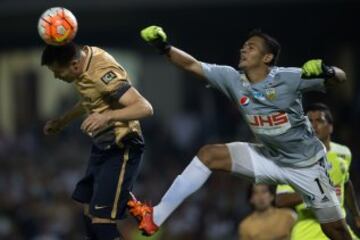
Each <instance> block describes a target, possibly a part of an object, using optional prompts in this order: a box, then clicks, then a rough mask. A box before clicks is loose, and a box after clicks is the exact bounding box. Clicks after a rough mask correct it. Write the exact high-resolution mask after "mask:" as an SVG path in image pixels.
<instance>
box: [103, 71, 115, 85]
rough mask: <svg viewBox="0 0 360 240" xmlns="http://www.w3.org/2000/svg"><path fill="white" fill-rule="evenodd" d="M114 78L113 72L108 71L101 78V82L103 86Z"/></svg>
mask: <svg viewBox="0 0 360 240" xmlns="http://www.w3.org/2000/svg"><path fill="white" fill-rule="evenodd" d="M115 78H116V74H115V73H114V72H113V71H109V72H107V73H105V74H104V76H102V77H101V81H103V82H104V83H105V84H108V83H109V82H111V81H112V80H114V79H115Z"/></svg>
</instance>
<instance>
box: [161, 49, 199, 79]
mask: <svg viewBox="0 0 360 240" xmlns="http://www.w3.org/2000/svg"><path fill="white" fill-rule="evenodd" d="M166 56H167V57H168V58H169V60H170V61H171V62H172V63H174V64H175V65H176V66H178V67H179V68H181V69H184V70H185V71H188V72H190V73H192V74H195V75H197V76H200V77H204V73H203V70H202V67H201V63H200V62H199V61H198V60H197V59H195V58H194V57H193V56H191V55H190V54H188V53H186V52H184V51H182V50H180V49H178V48H176V47H173V46H172V47H171V48H170V50H169V52H168V53H167V54H166Z"/></svg>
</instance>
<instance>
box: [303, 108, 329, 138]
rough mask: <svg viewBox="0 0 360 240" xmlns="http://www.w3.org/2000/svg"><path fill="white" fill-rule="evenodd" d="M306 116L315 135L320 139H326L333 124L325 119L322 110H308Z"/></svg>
mask: <svg viewBox="0 0 360 240" xmlns="http://www.w3.org/2000/svg"><path fill="white" fill-rule="evenodd" d="M307 116H308V118H309V120H310V122H311V125H312V127H313V128H314V130H315V134H316V136H317V137H318V138H319V139H320V140H321V141H325V140H327V139H328V138H329V137H330V135H331V133H332V130H333V126H332V124H330V123H329V122H328V121H327V120H326V117H325V113H324V112H322V111H309V112H308V113H307Z"/></svg>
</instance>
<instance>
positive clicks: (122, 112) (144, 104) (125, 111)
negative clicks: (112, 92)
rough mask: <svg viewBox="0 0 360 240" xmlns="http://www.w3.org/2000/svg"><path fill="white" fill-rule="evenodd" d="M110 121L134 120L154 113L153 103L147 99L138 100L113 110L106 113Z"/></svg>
mask: <svg viewBox="0 0 360 240" xmlns="http://www.w3.org/2000/svg"><path fill="white" fill-rule="evenodd" d="M105 114H106V116H107V117H108V119H109V122H115V121H132V120H140V119H142V118H145V117H148V116H151V115H153V114H154V112H153V108H152V106H151V104H150V103H149V102H148V101H146V100H140V101H136V102H135V103H133V104H131V105H128V106H126V107H124V108H122V109H117V110H111V111H108V112H106V113H105Z"/></svg>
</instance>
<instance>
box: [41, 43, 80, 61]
mask: <svg viewBox="0 0 360 240" xmlns="http://www.w3.org/2000/svg"><path fill="white" fill-rule="evenodd" d="M80 50H81V49H80V47H79V46H78V45H77V44H75V43H73V42H70V43H68V44H65V45H62V46H53V45H46V47H45V49H44V50H43V52H42V56H41V65H42V66H43V65H47V66H49V65H52V64H55V63H56V64H58V65H60V66H67V65H69V64H70V62H71V61H72V60H74V59H78V58H79V57H80Z"/></svg>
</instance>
